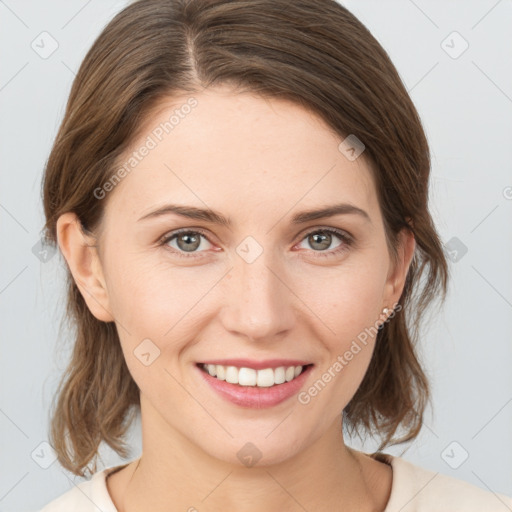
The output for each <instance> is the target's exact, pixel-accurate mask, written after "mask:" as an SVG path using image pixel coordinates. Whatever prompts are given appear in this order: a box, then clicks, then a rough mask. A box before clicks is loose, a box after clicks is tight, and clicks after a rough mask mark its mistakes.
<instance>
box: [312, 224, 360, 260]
mask: <svg viewBox="0 0 512 512" xmlns="http://www.w3.org/2000/svg"><path fill="white" fill-rule="evenodd" d="M333 237H334V238H338V239H339V240H341V243H339V244H338V245H337V246H335V248H334V249H332V250H330V251H325V249H327V248H329V247H330V246H331V244H332V243H333ZM302 241H303V242H304V241H307V243H308V244H309V245H310V247H313V252H317V253H320V254H318V256H331V255H333V254H338V253H342V252H344V251H346V250H348V249H349V247H350V245H351V244H352V242H353V240H352V238H351V237H350V236H349V235H348V234H346V233H345V232H344V231H341V230H340V229H336V228H321V229H317V230H315V231H310V232H309V233H307V234H306V236H305V237H304V238H303V239H302Z"/></svg>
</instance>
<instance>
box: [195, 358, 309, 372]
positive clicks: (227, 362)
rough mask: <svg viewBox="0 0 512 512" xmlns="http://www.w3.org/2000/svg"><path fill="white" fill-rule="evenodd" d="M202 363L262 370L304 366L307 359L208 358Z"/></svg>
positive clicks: (306, 363)
mask: <svg viewBox="0 0 512 512" xmlns="http://www.w3.org/2000/svg"><path fill="white" fill-rule="evenodd" d="M201 363H202V364H220V365H222V366H236V367H238V368H252V369H254V370H263V369H264V368H279V367H280V366H285V367H288V366H306V365H308V364H312V363H309V362H307V361H301V360H299V359H264V360H263V361H255V360H253V359H209V360H208V361H202V362H201Z"/></svg>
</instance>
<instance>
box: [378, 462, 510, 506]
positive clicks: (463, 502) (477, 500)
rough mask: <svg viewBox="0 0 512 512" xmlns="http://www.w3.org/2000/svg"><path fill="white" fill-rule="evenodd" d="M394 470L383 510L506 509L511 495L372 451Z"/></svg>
mask: <svg viewBox="0 0 512 512" xmlns="http://www.w3.org/2000/svg"><path fill="white" fill-rule="evenodd" d="M374 458H376V459H377V460H380V461H381V462H386V463H388V464H390V465H391V467H392V469H393V483H392V487H391V494H390V497H389V500H388V504H387V506H386V509H385V510H384V512H398V511H400V512H434V511H439V512H444V511H446V512H448V511H449V512H506V511H507V510H512V498H511V497H509V496H505V495H503V494H499V493H494V492H491V491H487V490H485V489H481V488H480V487H477V486H475V485H472V484H470V483H468V482H466V481H464V480H459V479H457V478H453V477H451V476H448V475H444V474H442V473H439V472H435V471H430V470H428V469H425V468H422V467H420V466H417V465H415V464H413V463H411V462H409V461H407V460H405V459H403V458H401V457H394V456H392V455H389V454H385V453H379V454H374Z"/></svg>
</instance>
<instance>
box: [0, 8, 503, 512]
mask: <svg viewBox="0 0 512 512" xmlns="http://www.w3.org/2000/svg"><path fill="white" fill-rule="evenodd" d="M343 3H344V4H345V5H346V6H347V7H348V8H349V9H350V10H352V12H353V13H354V14H355V15H356V16H358V17H359V19H361V21H362V22H363V23H365V24H366V26H367V27H368V28H369V29H370V30H371V31H372V33H373V34H374V35H375V37H376V38H377V39H378V40H379V41H380V42H381V44H382V45H383V46H384V48H385V49H386V50H387V51H388V53H389V54H390V56H391V58H392V60H393V61H394V63H395V65H396V66H397V68H398V70H399V73H400V75H401V76H402V78H403V80H404V82H405V84H406V86H407V88H408V90H409V91H410V94H411V96H412V99H413V101H414V102H415V104H416V106H417V108H418V110H419V113H420V115H421V117H422V120H423V123H424V126H425V130H426V132H427V136H428V139H429V142H430V144H431V150H432V164H433V177H432V182H431V208H432V211H433V215H434V218H435V220H436V223H437V226H438V229H439V232H440V234H441V236H442V239H443V241H444V243H445V244H446V246H447V250H448V249H450V250H453V249H454V248H455V247H456V246H457V244H458V247H459V249H460V247H462V244H463V246H465V247H466V248H467V253H465V254H463V253H462V252H460V250H459V253H458V256H457V257H455V253H452V257H455V259H456V260H457V261H453V262H452V263H451V272H452V283H451V286H450V293H449V297H448V300H447V303H446V306H445V308H444V310H443V311H442V312H441V313H440V314H436V315H434V316H433V318H432V320H431V322H430V324H429V327H428V329H425V331H424V335H423V338H422V352H423V354H424V359H425V366H426V369H427V372H428V375H429V376H430V378H431V382H432V386H433V392H434V397H433V401H434V405H435V410H434V413H433V414H430V415H428V416H427V421H426V424H425V427H424V429H423V430H422V433H421V435H420V436H419V438H418V439H417V440H416V441H415V442H414V443H413V444H412V445H411V446H410V448H409V449H408V450H407V451H406V452H405V453H404V454H403V457H404V458H406V459H408V460H410V461H412V462H414V463H416V464H418V465H421V466H423V467H425V468H428V469H431V470H434V471H439V472H442V473H445V474H448V475H452V476H455V477H456V478H460V479H463V480H466V481H468V482H471V483H473V484H475V485H477V486H479V487H482V488H484V489H488V490H492V491H495V492H501V493H505V494H508V495H512V372H511V363H512V343H511V335H510V333H511V331H512V270H511V267H512V265H511V263H512V257H511V256H512V236H511V227H512V170H511V167H512V164H511V162H512V142H511V141H512V44H511V32H512V31H511V29H512V2H511V1H510V0H508V1H507V0H501V1H496V0H485V1H484V0H480V1H476V0H473V1H467V0H465V1H463V0H458V1H450V2H446V1H441V0H438V1H427V0H416V1H414V2H413V1H412V0H395V1H386V2H383V1H382V0H380V1H379V0H346V1H345V2H343ZM124 5H125V2H120V1H117V2H115V1H112V0H110V1H105V0H103V1H101V2H100V1H99V0H89V1H77V0H73V1H70V0H67V1H64V0H59V1H51V2H50V1H46V2H37V1H35V0H30V1H29V0H26V1H15V0H5V1H1V0H0V45H1V49H2V62H1V66H0V102H1V108H2V115H1V116H0V144H1V159H0V162H1V166H2V167H1V168H2V172H1V174H0V179H1V182H0V216H1V224H0V229H1V240H2V250H1V251H0V258H1V259H0V269H1V274H0V307H1V322H2V323H1V325H2V329H1V334H2V338H1V350H2V352H1V359H0V364H1V368H0V379H1V380H0V393H1V395H0V433H1V435H0V454H1V461H2V463H1V465H0V512H1V511H22V510H37V509H38V508H40V507H42V506H43V505H44V504H46V503H47V502H48V501H50V500H51V499H53V498H55V497H56V496H58V495H60V494H62V493H63V492H64V491H66V490H67V489H69V488H70V487H71V486H72V485H73V484H74V483H79V482H80V481H82V479H80V478H73V476H72V475H71V474H69V473H68V472H66V471H64V470H63V469H62V468H61V467H60V466H59V465H58V463H53V464H51V465H50V466H49V467H48V469H44V468H43V467H41V465H42V466H44V465H48V464H50V463H51V462H52V453H51V450H49V449H48V447H47V446H45V445H44V444H43V445H41V443H44V442H45V441H46V439H47V429H48V408H49V404H50V400H51V397H52V395H53V393H54V391H55V387H56V384H57V381H58V379H59V377H60V373H61V371H62V370H63V369H64V368H65V364H66V358H67V355H68V349H69V344H67V345H66V343H67V342H68V341H69V340H66V339H64V342H63V343H64V345H63V343H60V344H59V345H58V346H57V345H56V342H57V339H58V338H59V330H58V329H59V323H60V318H61V313H62V311H63V307H64V300H63V298H64V297H63V290H64V287H63V284H64V282H63V277H64V271H63V268H64V267H63V260H62V259H61V257H60V256H59V255H55V256H54V257H53V258H50V259H49V261H48V262H46V263H43V262H41V261H40V260H39V259H38V258H37V257H36V255H35V254H34V252H33V247H34V245H36V244H37V242H38V240H39V237H40V230H41V227H42V225H43V215H42V204H41V200H40V183H41V176H42V170H43V166H44V163H45V161H46V158H47V157H48V154H49V151H50V147H51V144H52V141H53V139H54V137H55V135H56V132H57V128H58V126H59V123H60V121H61V119H62V115H63V113H64V106H65V102H66V99H67V95H68V93H69V90H70V86H71V82H72V80H73V77H74V73H75V71H76V70H77V69H78V66H79V64H80V62H81V60H82V59H83V57H84V56H85V53H86V51H87V50H88V48H89V47H90V46H91V44H92V42H93V41H94V39H95V38H96V36H97V35H98V34H99V32H100V31H101V29H102V28H103V26H104V25H105V24H106V22H107V21H108V20H110V19H111V17H112V16H113V15H114V14H115V13H116V12H117V11H119V10H120V9H121V8H122V7H123V6H124ZM43 31H47V32H48V33H49V34H51V37H52V38H53V39H55V40H56V41H57V43H58V48H57V49H56V50H55V52H54V53H53V54H52V55H50V56H48V57H47V58H42V57H41V56H40V55H39V54H38V53H36V51H34V49H32V47H31V44H32V42H33V41H35V43H34V45H35V44H38V45H39V48H40V50H39V52H42V51H43V42H41V38H44V37H46V38H47V39H45V40H44V49H45V50H46V51H48V50H49V49H51V46H50V44H51V41H50V39H48V36H40V34H41V32H43ZM453 31H456V32H458V34H459V35H457V34H455V35H453V34H452V32H453ZM443 41H444V43H443ZM464 41H467V43H468V44H469V47H468V48H467V50H466V51H464V52H463V53H461V54H460V55H459V53H460V51H461V50H462V49H463V48H464V44H465V43H464ZM450 54H451V55H450ZM454 237H455V238H456V240H455V241H454V240H453V239H454ZM461 255H462V257H461ZM63 337H64V338H66V336H65V331H63V333H62V336H61V338H60V339H62V338H63ZM63 347H67V349H63ZM139 428H140V425H139V424H136V425H135V426H134V429H133V430H132V432H131V435H132V442H133V446H134V451H133V454H132V455H133V456H132V457H131V458H134V457H136V456H138V454H139V452H140V441H139V434H140V431H139ZM452 443H455V444H452ZM353 445H354V446H356V447H361V445H359V444H358V443H356V442H355V441H354V442H353ZM375 447H376V444H375V443H371V442H369V443H367V444H366V445H364V447H361V448H364V449H365V450H366V451H371V450H373V449H374V448H375ZM387 451H388V452H389V453H393V454H401V453H402V451H403V447H396V448H390V449H388V450H387ZM466 453H467V454H468V458H467V460H465V461H464V458H465V456H466ZM102 460H103V463H104V466H110V465H114V464H118V463H121V462H123V461H122V460H121V459H119V458H118V456H117V455H116V454H115V453H113V452H112V451H111V450H110V449H103V450H102ZM455 468H456V469H455ZM100 469H101V468H100ZM504 510H505V507H504Z"/></svg>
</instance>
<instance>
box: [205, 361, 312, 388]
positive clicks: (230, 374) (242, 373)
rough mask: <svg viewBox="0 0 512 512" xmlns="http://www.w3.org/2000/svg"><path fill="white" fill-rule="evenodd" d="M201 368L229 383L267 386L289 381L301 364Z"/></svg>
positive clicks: (207, 365)
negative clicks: (260, 367) (271, 366)
mask: <svg viewBox="0 0 512 512" xmlns="http://www.w3.org/2000/svg"><path fill="white" fill-rule="evenodd" d="M203 368H204V369H205V370H206V371H207V372H208V373H209V374H210V375H211V376H212V377H217V379H219V380H225V381H226V382H229V383H231V384H238V385H240V386H257V387H261V388H268V387H271V386H274V385H275V384H283V383H284V382H290V381H291V380H293V379H294V378H295V377H298V376H299V375H300V374H301V372H302V369H303V367H302V366H288V367H285V366H280V367H279V368H265V369H263V370H254V369H253V368H237V367H236V366H222V365H220V364H204V365H203Z"/></svg>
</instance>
